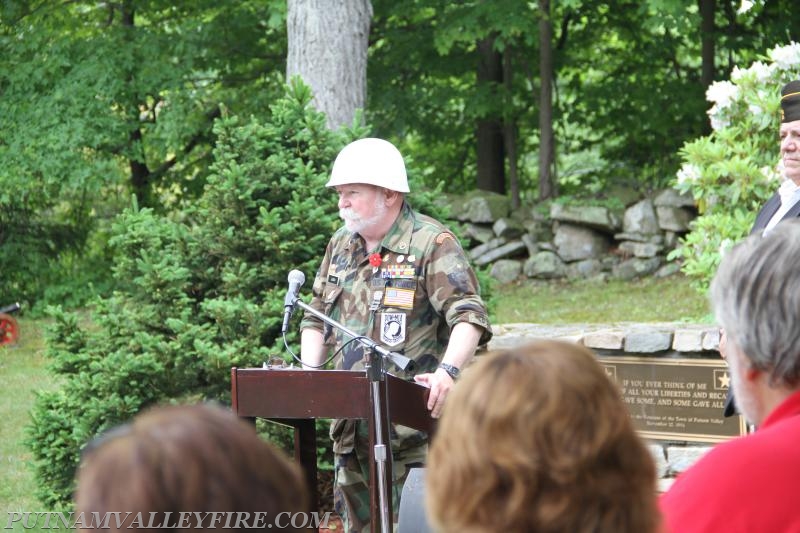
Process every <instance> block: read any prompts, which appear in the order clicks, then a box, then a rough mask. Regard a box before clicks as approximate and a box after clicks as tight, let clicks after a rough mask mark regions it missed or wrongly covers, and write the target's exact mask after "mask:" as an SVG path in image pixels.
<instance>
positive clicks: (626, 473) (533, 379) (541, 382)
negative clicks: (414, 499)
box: [426, 341, 659, 533]
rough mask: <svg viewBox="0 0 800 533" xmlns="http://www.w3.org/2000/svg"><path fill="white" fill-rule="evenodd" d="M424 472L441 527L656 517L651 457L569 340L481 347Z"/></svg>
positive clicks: (651, 520) (643, 525)
mask: <svg viewBox="0 0 800 533" xmlns="http://www.w3.org/2000/svg"><path fill="white" fill-rule="evenodd" d="M426 478H427V490H428V493H427V502H426V504H427V508H428V514H429V516H430V519H431V522H432V524H433V525H434V526H435V528H436V529H437V530H438V531H441V532H443V533H447V532H464V531H471V532H497V531H503V532H526V533H534V532H536V533H544V532H548V533H556V532H560V533H561V532H563V533H580V532H587V533H588V532H592V533H651V532H655V531H657V529H658V527H659V517H658V511H657V506H656V485H655V484H656V476H655V466H654V464H653V460H652V458H651V456H650V454H649V452H648V450H647V448H646V447H645V445H644V444H643V442H642V441H641V440H640V438H639V437H638V435H637V434H636V433H635V431H634V429H633V426H632V423H631V421H630V418H629V415H628V411H627V409H626V407H625V405H624V404H623V402H622V399H621V395H620V392H619V391H618V389H617V386H616V385H615V384H614V383H612V382H611V380H610V379H609V378H608V377H607V376H606V374H605V372H604V371H603V369H602V368H601V366H600V365H599V364H598V363H597V361H596V360H595V358H594V356H593V355H592V353H591V352H590V351H589V350H587V349H585V348H583V347H581V346H578V345H575V344H569V343H565V342H558V341H542V342H535V343H533V344H530V345H527V346H524V347H521V348H516V349H511V350H506V351H500V352H495V353H493V354H489V355H486V356H483V357H481V358H479V360H478V361H477V362H476V363H475V364H474V365H472V366H471V367H470V368H469V369H468V370H467V371H466V372H465V375H464V377H463V379H462V380H461V381H460V383H459V384H458V385H457V386H456V387H455V388H454V390H453V392H452V394H451V396H450V398H448V403H447V405H446V406H445V409H444V414H443V416H442V419H441V421H440V424H439V427H438V430H437V433H436V436H435V438H434V440H433V444H432V446H431V451H430V454H429V458H428V471H427V475H426Z"/></svg>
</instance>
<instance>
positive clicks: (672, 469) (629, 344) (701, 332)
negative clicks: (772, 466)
mask: <svg viewBox="0 0 800 533" xmlns="http://www.w3.org/2000/svg"><path fill="white" fill-rule="evenodd" d="M493 330H494V337H493V339H492V341H491V342H490V343H489V349H490V350H494V349H502V348H512V347H514V346H519V345H521V344H525V343H527V342H531V341H533V340H536V339H560V340H565V341H569V342H576V343H579V344H582V345H584V346H586V347H587V348H591V349H592V350H593V351H595V352H596V353H597V354H598V355H602V356H607V355H618V356H619V355H629V356H637V357H653V358H697V359H710V358H713V359H718V358H719V352H718V351H717V350H718V348H719V330H718V328H717V327H716V326H713V325H710V324H683V323H648V324H641V323H623V324H605V325H604V324H568V325H541V324H503V325H498V326H494V328H493ZM711 446H712V445H709V444H698V443H693V442H677V441H659V442H655V441H651V442H650V443H649V448H650V451H651V453H652V455H653V459H654V460H655V463H656V469H657V472H658V475H659V490H661V491H664V490H666V489H667V488H669V486H670V485H671V483H672V481H673V480H674V478H675V476H677V475H678V474H680V473H681V472H683V471H684V470H686V469H687V468H689V467H690V466H691V465H692V464H694V462H695V461H697V459H699V458H700V457H702V455H703V454H704V453H706V452H707V451H708V450H709V449H711Z"/></svg>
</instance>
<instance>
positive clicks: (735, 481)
mask: <svg viewBox="0 0 800 533" xmlns="http://www.w3.org/2000/svg"><path fill="white" fill-rule="evenodd" d="M798 258H800V220H797V219H793V220H785V221H783V222H782V223H781V224H778V225H776V226H775V228H774V229H772V230H771V231H770V232H769V233H767V234H765V235H764V236H759V235H754V236H751V237H748V238H747V239H746V240H745V241H743V242H742V243H740V244H739V245H737V246H736V247H734V248H733V249H732V250H731V251H730V252H728V254H726V256H725V257H724V258H723V260H722V263H721V264H720V267H719V270H718V271H717V274H716V276H715V277H714V280H713V282H712V284H711V301H712V304H713V308H714V313H715V315H716V317H717V321H718V322H719V324H720V325H721V326H722V327H723V328H724V329H725V335H726V346H725V348H724V350H725V355H726V361H727V362H728V366H729V369H730V374H731V386H732V387H733V390H734V395H735V397H736V402H737V406H738V408H739V410H740V411H741V412H742V414H743V415H744V416H745V418H747V420H748V421H749V422H751V423H753V424H755V425H756V426H757V427H758V429H757V431H756V432H755V433H753V434H751V435H747V436H745V437H740V438H737V439H734V440H731V441H728V442H726V443H723V444H719V445H717V446H716V447H714V448H713V449H712V450H711V451H710V452H708V453H707V454H706V455H705V456H704V457H703V458H702V459H700V460H699V461H698V462H697V463H695V465H694V466H692V467H691V468H690V469H688V470H687V471H686V472H684V473H683V474H682V475H680V476H679V477H678V479H676V480H675V483H674V484H673V485H672V487H671V488H670V489H669V491H667V492H666V493H665V494H664V495H663V496H662V497H661V500H660V504H661V510H662V512H663V515H664V519H665V524H666V529H667V531H671V532H674V533H678V532H679V533H694V532H716V531H719V532H722V531H724V532H726V533H735V532H739V531H741V532H754V531H756V532H758V531H763V532H769V533H782V532H786V533H789V532H800V512H798V505H797V504H798V496H797V495H798V493H800V444H799V443H800V269H799V268H798V267H797V260H798Z"/></svg>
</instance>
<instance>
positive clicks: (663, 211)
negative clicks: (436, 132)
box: [442, 189, 697, 283]
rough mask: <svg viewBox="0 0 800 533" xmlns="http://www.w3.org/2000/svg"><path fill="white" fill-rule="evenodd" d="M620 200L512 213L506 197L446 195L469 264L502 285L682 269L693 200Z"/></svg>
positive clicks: (664, 193) (659, 196) (658, 196)
mask: <svg viewBox="0 0 800 533" xmlns="http://www.w3.org/2000/svg"><path fill="white" fill-rule="evenodd" d="M615 198H616V199H617V200H618V202H617V203H618V207H616V208H610V207H604V206H599V205H579V204H560V203H552V204H549V205H545V204H542V205H538V206H527V207H520V208H517V209H512V207H511V201H510V199H509V198H508V197H506V196H503V195H499V194H495V193H490V192H486V191H473V192H471V193H468V194H466V195H449V196H448V195H445V196H443V197H442V202H443V203H444V204H446V205H448V206H449V207H450V209H451V212H452V214H453V217H454V218H455V219H457V220H459V221H461V222H462V223H463V226H464V230H463V232H462V235H461V236H462V237H463V241H462V245H463V246H464V247H465V248H466V249H467V251H468V253H469V256H470V259H472V261H473V262H474V263H475V265H477V266H485V265H490V274H491V276H492V277H493V278H495V279H496V280H498V281H499V282H500V283H510V282H512V281H514V280H516V279H518V278H520V277H525V278H534V279H553V278H568V279H578V278H609V277H610V278H617V279H633V278H637V277H641V276H647V275H655V276H658V277H663V276H668V275H671V274H674V273H675V272H677V271H678V269H679V265H678V264H677V263H674V262H668V261H667V259H666V257H667V255H668V254H669V252H670V251H671V250H673V249H674V248H675V246H676V245H677V244H678V240H679V238H680V237H681V236H683V235H685V234H686V232H687V231H688V230H689V223H690V222H691V221H692V219H694V217H695V216H697V209H696V208H695V205H694V200H693V199H692V197H691V196H689V195H686V194H681V193H679V192H678V191H676V190H674V189H664V190H661V191H657V192H655V193H654V194H652V195H650V196H647V197H641V196H640V195H639V194H638V193H635V192H633V193H632V194H629V195H628V197H627V198H626V197H625V195H624V194H619V195H616V196H615Z"/></svg>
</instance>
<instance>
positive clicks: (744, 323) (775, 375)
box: [711, 218, 800, 388]
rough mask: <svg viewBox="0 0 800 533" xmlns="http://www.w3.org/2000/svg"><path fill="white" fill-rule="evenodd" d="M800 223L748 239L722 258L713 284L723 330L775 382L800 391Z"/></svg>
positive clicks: (790, 222) (781, 225)
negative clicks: (799, 267)
mask: <svg viewBox="0 0 800 533" xmlns="http://www.w3.org/2000/svg"><path fill="white" fill-rule="evenodd" d="M798 258H800V219H796V218H795V219H791V220H785V221H782V222H781V223H779V224H778V225H777V226H775V227H774V228H773V229H772V230H771V231H770V232H769V233H767V234H765V235H763V236H761V235H753V236H751V237H748V238H747V239H745V240H744V241H742V242H741V243H739V244H738V245H736V246H735V247H734V248H733V249H732V250H730V251H728V253H727V254H725V256H724V257H723V258H722V261H721V263H720V266H719V269H718V270H717V273H716V275H715V276H714V280H713V281H712V282H711V301H712V305H713V307H714V313H715V315H716V317H717V321H718V322H719V324H720V325H721V326H722V327H723V328H725V331H726V334H727V335H728V338H729V339H732V340H733V341H734V342H735V343H736V345H738V347H739V348H740V349H741V351H742V352H743V353H744V355H745V356H746V357H747V358H748V359H749V360H750V361H751V363H752V364H753V366H754V367H755V368H757V369H759V370H762V371H765V372H768V373H769V375H770V379H771V382H772V383H773V384H777V385H780V386H786V387H788V388H798V387H800V327H798V324H800V269H798V266H797V264H796V261H797V260H798Z"/></svg>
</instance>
